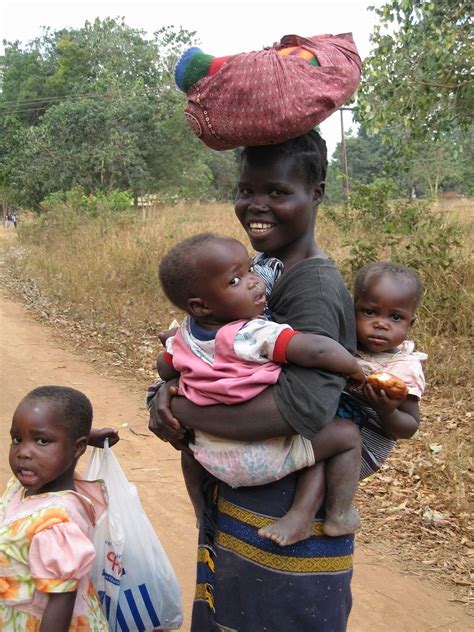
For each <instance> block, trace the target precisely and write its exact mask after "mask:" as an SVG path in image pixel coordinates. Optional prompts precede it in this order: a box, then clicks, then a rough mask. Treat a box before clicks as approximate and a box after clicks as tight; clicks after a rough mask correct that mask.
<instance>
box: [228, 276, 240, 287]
mask: <svg viewBox="0 0 474 632" xmlns="http://www.w3.org/2000/svg"><path fill="white" fill-rule="evenodd" d="M239 283H240V277H238V276H235V277H233V278H232V279H231V280H230V283H229V285H232V286H233V287H234V286H235V285H239Z"/></svg>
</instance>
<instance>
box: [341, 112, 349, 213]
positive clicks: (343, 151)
mask: <svg viewBox="0 0 474 632" xmlns="http://www.w3.org/2000/svg"><path fill="white" fill-rule="evenodd" d="M344 110H347V111H349V112H352V108H339V112H340V113H341V168H342V193H343V196H344V204H346V205H347V204H349V173H348V171H347V154H346V139H345V134H344V115H343V112H344Z"/></svg>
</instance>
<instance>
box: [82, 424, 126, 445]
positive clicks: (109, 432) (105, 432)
mask: <svg viewBox="0 0 474 632" xmlns="http://www.w3.org/2000/svg"><path fill="white" fill-rule="evenodd" d="M106 439H108V440H109V446H110V447H112V446H113V445H115V444H116V443H118V442H119V441H120V437H119V433H118V430H116V429H115V428H92V429H91V431H90V434H89V445H91V446H92V447H94V448H103V447H104V441H105V440H106Z"/></svg>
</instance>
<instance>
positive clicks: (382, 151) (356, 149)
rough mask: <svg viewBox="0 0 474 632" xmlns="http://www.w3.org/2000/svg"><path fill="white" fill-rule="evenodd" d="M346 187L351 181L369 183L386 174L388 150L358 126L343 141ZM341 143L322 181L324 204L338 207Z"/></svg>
mask: <svg viewBox="0 0 474 632" xmlns="http://www.w3.org/2000/svg"><path fill="white" fill-rule="evenodd" d="M345 145H346V158H347V171H348V176H349V185H350V182H351V181H352V180H357V181H358V182H362V183H364V184H369V183H371V182H373V181H374V180H376V179H377V178H384V177H385V176H386V175H387V169H388V164H389V158H390V155H391V150H390V148H389V147H388V146H387V145H384V144H383V143H382V140H381V138H380V136H379V135H370V134H369V133H368V132H367V131H366V129H365V128H364V127H362V126H360V127H359V129H358V131H357V135H356V136H349V137H348V138H346V139H345ZM342 177H343V176H342V167H341V144H340V143H338V144H337V145H336V149H335V150H334V153H333V155H332V159H331V163H330V166H329V169H328V178H327V179H326V201H327V202H328V203H329V204H339V203H342V201H343V194H342V193H343V192H342Z"/></svg>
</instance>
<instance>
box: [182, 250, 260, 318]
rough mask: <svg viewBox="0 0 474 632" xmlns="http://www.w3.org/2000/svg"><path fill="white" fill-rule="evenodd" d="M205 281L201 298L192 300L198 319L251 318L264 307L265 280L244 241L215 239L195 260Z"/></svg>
mask: <svg viewBox="0 0 474 632" xmlns="http://www.w3.org/2000/svg"><path fill="white" fill-rule="evenodd" d="M196 265H198V266H199V267H200V270H201V275H202V281H201V283H200V284H199V287H198V288H196V289H197V293H198V294H199V297H198V298H192V299H189V301H188V305H189V311H190V313H191V315H192V316H194V317H195V318H197V320H198V321H199V322H202V323H204V324H208V325H222V324H224V323H229V322H232V321H233V320H240V319H246V320H248V319H250V318H254V317H255V316H258V315H259V314H261V313H262V311H263V309H264V307H265V288H264V284H263V281H262V279H261V278H260V277H259V276H258V274H256V273H255V272H253V270H252V261H251V259H250V257H249V254H248V252H247V250H246V248H245V246H244V245H243V244H241V243H240V242H239V241H235V240H231V239H226V240H216V241H214V242H212V243H211V244H210V245H209V246H208V247H207V249H206V252H205V254H203V256H202V257H200V258H199V260H198V261H196Z"/></svg>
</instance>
